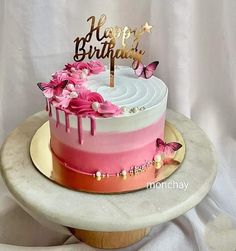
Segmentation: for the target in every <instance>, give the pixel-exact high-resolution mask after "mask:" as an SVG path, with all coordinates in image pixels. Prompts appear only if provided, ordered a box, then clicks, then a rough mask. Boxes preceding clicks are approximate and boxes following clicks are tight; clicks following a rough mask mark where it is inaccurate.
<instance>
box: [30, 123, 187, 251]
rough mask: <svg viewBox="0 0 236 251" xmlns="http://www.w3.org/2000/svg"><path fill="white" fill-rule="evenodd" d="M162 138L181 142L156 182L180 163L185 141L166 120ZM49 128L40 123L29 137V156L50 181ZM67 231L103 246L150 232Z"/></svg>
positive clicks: (127, 242)
mask: <svg viewBox="0 0 236 251" xmlns="http://www.w3.org/2000/svg"><path fill="white" fill-rule="evenodd" d="M164 138H165V141H166V142H174V141H176V142H179V143H180V144H182V148H180V149H179V150H178V151H177V152H176V154H175V157H174V159H175V160H177V161H178V162H180V164H179V165H174V164H170V165H164V166H163V167H161V168H160V169H159V170H158V176H157V178H156V182H160V181H163V180H165V179H166V178H168V177H169V176H170V175H171V174H173V173H174V172H175V171H176V170H177V169H178V168H179V167H180V165H181V163H182V161H183V160H184V156H185V150H186V147H185V143H184V139H183V137H182V135H181V133H180V132H179V131H178V130H177V129H176V128H175V127H174V126H173V125H172V124H171V123H169V122H168V121H166V123H165V136H164ZM49 142H50V130H49V122H46V123H45V124H43V125H42V126H41V127H40V128H39V129H38V130H37V132H36V133H35V135H34V136H33V138H32V140H31V145H30V155H31V159H32V161H33V163H34V165H35V167H36V168H37V169H38V170H39V171H40V172H41V173H42V174H43V175H44V176H46V177H47V178H49V179H50V180H52V181H54V182H55V180H53V176H52V175H51V174H52V171H53V166H52V156H51V151H50V147H49ZM68 229H69V230H70V232H71V233H72V234H73V235H74V236H75V237H76V238H78V239H79V240H81V241H83V242H85V243H86V244H88V245H90V246H93V247H96V248H104V249H113V248H122V247H127V246H129V245H132V244H134V243H136V242H138V241H139V240H141V239H143V238H144V237H145V235H147V234H148V233H149V232H150V228H142V229H137V230H131V231H122V232H101V231H90V230H83V229H75V228H70V227H69V228H68Z"/></svg>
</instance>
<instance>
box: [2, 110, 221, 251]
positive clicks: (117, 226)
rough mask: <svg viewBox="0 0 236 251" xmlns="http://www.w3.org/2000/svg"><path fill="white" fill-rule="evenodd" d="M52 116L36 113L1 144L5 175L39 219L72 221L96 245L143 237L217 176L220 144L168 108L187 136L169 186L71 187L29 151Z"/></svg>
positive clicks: (183, 207)
mask: <svg viewBox="0 0 236 251" xmlns="http://www.w3.org/2000/svg"><path fill="white" fill-rule="evenodd" d="M46 120H47V115H46V113H45V112H39V113H36V114H34V115H33V116H31V117H29V118H28V119H27V120H25V121H24V122H23V123H22V124H21V125H20V126H19V127H17V128H16V129H15V130H14V131H13V132H12V133H11V134H10V135H9V137H8V138H7V139H6V141H5V143H4V145H3V146H2V150H1V173H2V176H3V179H4V180H5V183H6V185H7V187H8V189H9V191H10V192H11V193H12V195H13V196H14V197H15V199H16V200H17V202H18V203H19V204H20V205H21V206H22V207H23V208H24V209H25V210H26V211H27V212H28V213H29V214H31V215H32V216H33V217H34V218H35V219H38V220H39V221H41V222H48V221H49V222H52V223H53V224H54V226H55V227H56V228H57V229H59V228H62V226H67V227H68V229H70V230H71V232H72V233H73V234H75V235H76V236H77V237H78V238H79V239H81V240H82V241H84V242H86V243H88V244H90V245H92V246H96V247H100V248H118V247H124V246H127V245H130V244H132V243H134V242H136V241H138V240H140V239H142V238H143V237H144V236H145V234H147V233H148V228H149V227H151V226H153V225H155V224H159V223H163V222H166V221H169V220H171V219H173V218H176V217H178V216H180V215H182V214H184V213H185V212H186V211H188V210H189V209H191V208H192V207H194V206H195V205H197V204H198V203H199V202H200V201H201V200H202V199H203V198H204V196H205V195H206V194H207V193H208V191H209V190H210V188H211V186H212V183H213V181H214V179H215V176H216V159H215V154H214V149H213V147H212V144H211V143H210V141H209V140H208V138H207V136H206V135H205V133H204V132H203V131H202V130H201V129H200V128H199V127H197V126H196V125H195V124H194V123H193V122H192V121H191V120H189V119H187V118H186V117H184V116H183V115H181V114H178V113H175V112H173V111H171V110H168V112H167V120H168V121H169V122H171V123H172V124H174V125H175V127H176V128H177V129H178V130H179V131H180V132H181V133H182V135H183V138H184V140H185V144H186V156H185V159H184V161H183V163H182V166H181V167H180V168H179V169H178V171H177V172H175V173H174V174H173V175H172V176H170V177H169V178H168V179H167V180H166V181H165V183H164V184H165V186H164V185H163V187H159V188H156V189H145V190H141V191H137V192H133V193H127V194H120V195H96V194H88V193H83V192H76V191H72V190H69V189H66V188H64V187H62V186H59V185H57V184H55V183H53V182H51V181H49V180H48V179H47V178H45V177H44V176H43V175H42V174H41V173H39V172H38V171H37V170H36V168H35V167H34V166H33V164H32V162H31V159H30V156H29V146H30V141H31V138H32V136H33V135H34V133H35V131H36V130H37V129H38V128H39V127H40V126H41V125H42V124H43V123H44V122H45V121H46ZM181 182H185V184H188V187H187V189H186V191H184V190H181V189H177V185H176V184H178V185H180V184H182V183H181ZM174 184H175V189H171V187H172V186H174ZM168 187H169V188H168Z"/></svg>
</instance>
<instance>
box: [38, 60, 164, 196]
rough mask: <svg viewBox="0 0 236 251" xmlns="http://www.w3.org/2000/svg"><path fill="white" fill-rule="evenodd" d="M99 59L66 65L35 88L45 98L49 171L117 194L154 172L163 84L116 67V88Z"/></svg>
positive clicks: (81, 185) (64, 180) (70, 183)
mask: <svg viewBox="0 0 236 251" xmlns="http://www.w3.org/2000/svg"><path fill="white" fill-rule="evenodd" d="M109 76H110V75H109V71H108V70H106V67H104V66H103V65H102V64H101V63H100V62H99V61H91V62H89V63H84V62H83V63H73V64H67V65H66V67H65V68H64V70H62V71H59V72H57V73H55V74H54V75H53V78H52V80H51V81H50V82H49V83H41V84H40V87H41V89H42V90H43V92H44V94H45V96H46V97H47V110H48V112H49V123H50V131H51V142H50V145H51V151H52V155H53V163H54V167H55V168H54V175H55V177H57V180H58V183H61V184H65V185H66V186H69V187H71V188H74V189H77V190H83V191H88V192H97V193H116V192H117V193H119V192H125V191H131V190H136V189H140V188H143V187H145V186H146V183H147V182H148V181H150V182H151V181H152V180H153V179H154V176H155V167H154V166H153V164H154V162H155V159H154V157H155V154H156V140H157V138H161V139H163V136H164V124H165V113H166V104H167V94H168V89H167V87H166V85H165V84H164V83H163V82H162V81H161V80H160V79H158V78H156V77H155V76H152V77H151V78H149V79H145V78H138V77H137V76H136V75H135V74H134V71H133V69H132V68H130V67H121V66H119V67H117V69H116V78H115V87H109V85H108V83H109Z"/></svg>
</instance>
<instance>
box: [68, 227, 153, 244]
mask: <svg viewBox="0 0 236 251" xmlns="http://www.w3.org/2000/svg"><path fill="white" fill-rule="evenodd" d="M70 231H71V233H72V234H73V235H74V236H75V237H76V238H78V239H79V240H81V241H83V242H85V243H86V244H88V245H90V246H93V247H96V248H109V249H111V248H122V247H127V246H129V245H132V244H134V243H135V242H138V241H139V240H141V239H143V238H144V236H145V235H147V234H148V233H149V232H150V228H142V229H138V230H132V231H124V232H98V231H88V230H82V229H74V228H70Z"/></svg>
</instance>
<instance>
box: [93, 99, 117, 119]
mask: <svg viewBox="0 0 236 251" xmlns="http://www.w3.org/2000/svg"><path fill="white" fill-rule="evenodd" d="M98 113H100V114H101V115H102V116H103V117H113V116H115V115H119V114H121V113H122V110H121V109H120V108H119V107H118V106H116V105H114V104H112V103H111V102H108V101H106V102H104V103H102V104H100V106H99V108H98Z"/></svg>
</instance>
